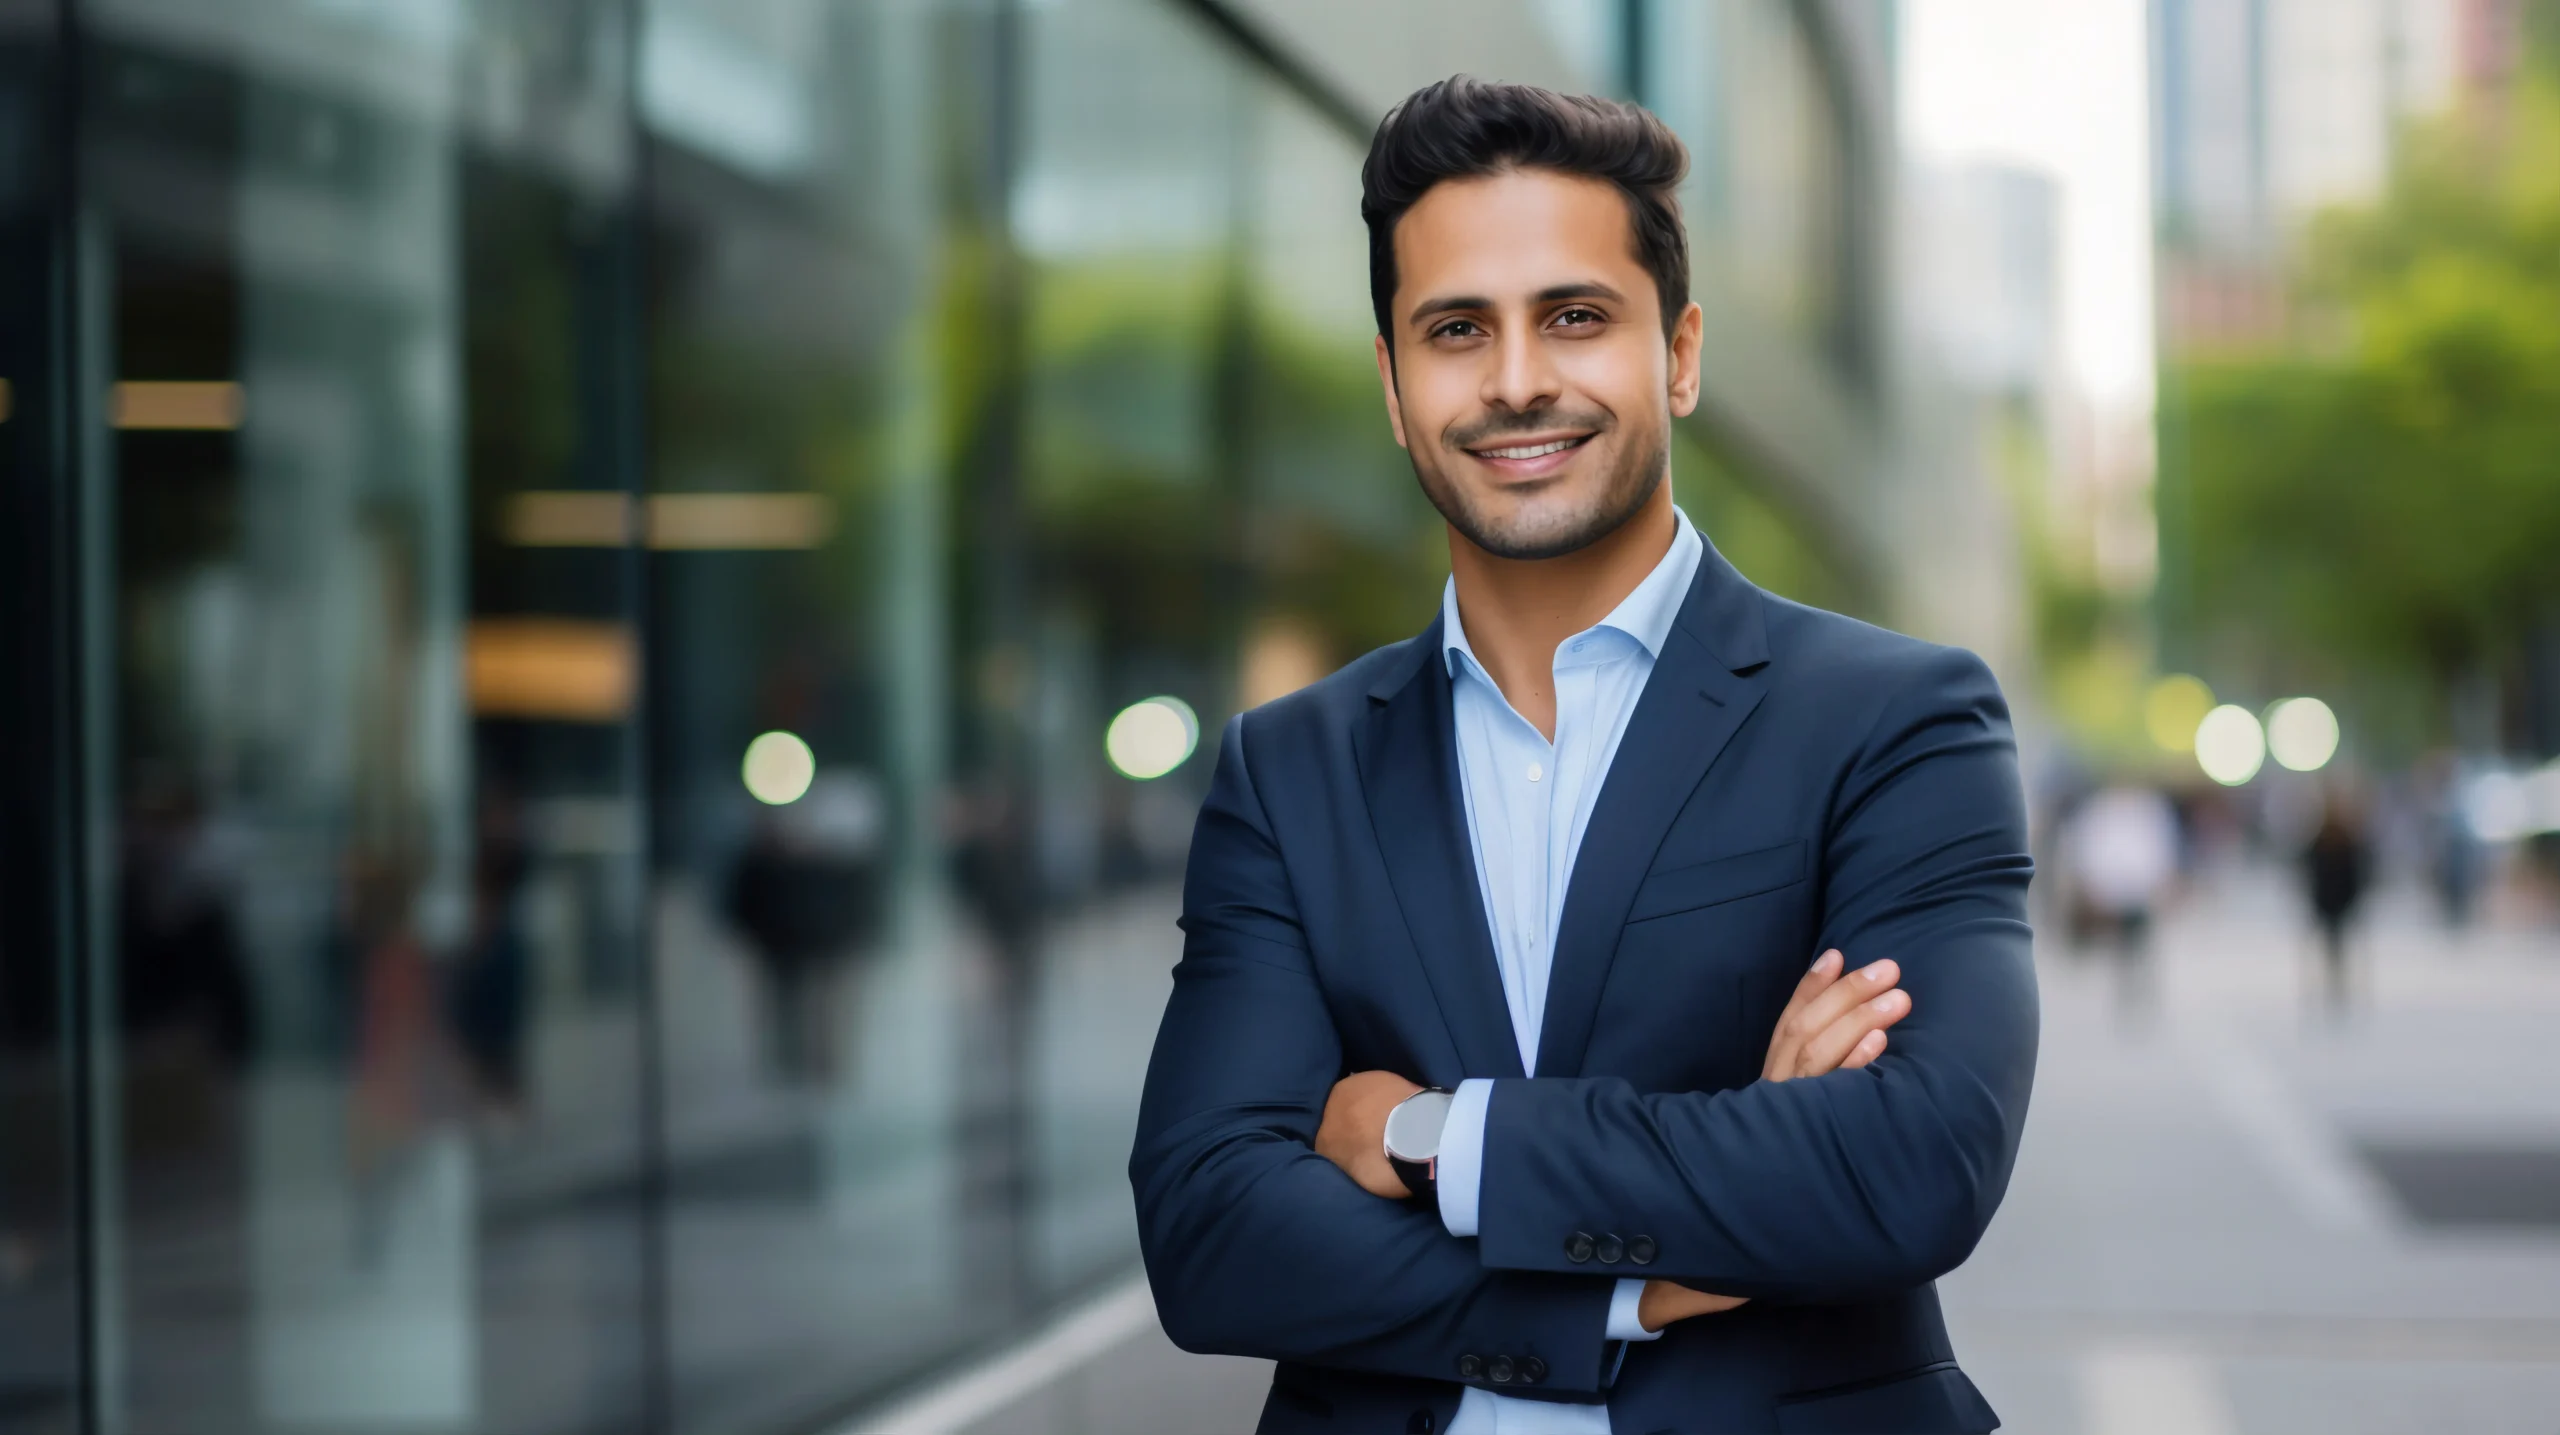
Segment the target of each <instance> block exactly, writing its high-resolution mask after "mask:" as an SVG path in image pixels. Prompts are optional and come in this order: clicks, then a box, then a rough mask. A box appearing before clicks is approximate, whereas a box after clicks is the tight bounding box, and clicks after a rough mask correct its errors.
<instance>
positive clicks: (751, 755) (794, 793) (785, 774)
mask: <svg viewBox="0 0 2560 1435" xmlns="http://www.w3.org/2000/svg"><path fill="white" fill-rule="evenodd" d="M739 770H740V774H741V775H742V776H743V777H745V778H746V781H747V793H748V795H749V796H751V797H753V798H755V800H756V801H758V802H761V803H764V804H766V805H767V806H770V807H780V806H782V805H784V804H785V803H791V802H798V801H799V800H800V798H801V796H802V795H803V794H805V793H806V792H808V790H809V784H810V782H811V781H813V780H814V779H815V778H816V777H817V775H818V758H817V755H816V754H815V753H812V752H810V751H809V744H807V743H805V742H802V741H801V740H800V738H799V736H798V734H796V733H787V732H768V733H762V734H759V735H758V736H757V737H756V740H755V741H753V742H751V743H748V744H747V760H746V761H745V762H744V763H742V764H740V767H739Z"/></svg>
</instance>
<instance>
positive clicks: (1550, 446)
mask: <svg viewBox="0 0 2560 1435" xmlns="http://www.w3.org/2000/svg"><path fill="white" fill-rule="evenodd" d="M1592 438H1593V435H1591V434H1587V433H1586V434H1575V435H1573V436H1572V437H1570V438H1559V439H1549V440H1547V441H1546V442H1544V443H1528V444H1514V445H1511V446H1509V447H1506V448H1471V449H1468V450H1467V452H1469V453H1471V454H1474V455H1475V456H1476V457H1478V458H1506V459H1511V460H1514V461H1518V460H1521V459H1532V458H1545V457H1546V456H1547V455H1548V454H1551V453H1562V452H1564V451H1565V450H1566V449H1569V448H1580V447H1582V446H1583V445H1584V444H1586V443H1589V442H1591V440H1592Z"/></svg>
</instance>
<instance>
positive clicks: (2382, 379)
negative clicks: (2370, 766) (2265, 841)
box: [2162, 7, 2560, 691]
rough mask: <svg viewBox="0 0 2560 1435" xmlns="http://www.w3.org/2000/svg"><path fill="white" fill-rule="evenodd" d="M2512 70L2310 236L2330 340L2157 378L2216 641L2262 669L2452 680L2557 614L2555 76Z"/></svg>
mask: <svg viewBox="0 0 2560 1435" xmlns="http://www.w3.org/2000/svg"><path fill="white" fill-rule="evenodd" d="M2546 8H2547V7H2546ZM2517 85H2518V88H2517V89H2516V91H2515V92H2514V93H2513V94H2512V95H2511V96H2510V97H2509V98H2508V100H2507V102H2506V103H2505V104H2503V105H2499V106H2496V107H2495V108H2494V109H2492V108H2489V107H2477V108H2473V109H2470V110H2467V111H2465V112H2463V113H2459V114H2456V115H2454V116H2451V117H2448V118H2446V119H2444V120H2442V121H2440V122H2437V123H2434V124H2432V125H2429V126H2427V127H2424V128H2422V129H2419V130H2417V131H2416V132H2414V133H2412V134H2411V135H2410V136H2409V137H2408V140H2407V143H2406V145H2405V147H2404V150H2403V154H2402V157H2401V162H2400V164H2399V166H2398V167H2397V171H2396V173H2395V176H2394V179H2393V181H2392V183H2391V185H2390V187H2389V189H2388V191H2387V192H2386V193H2385V194H2384V195H2383V196H2382V198H2381V199H2380V200H2379V201H2378V202H2376V203H2375V204H2373V205H2371V206H2369V207H2366V208H2362V209H2357V210H2351V211H2343V212H2339V213H2335V214H2331V215H2328V216H2325V217H2324V219H2323V220H2322V222H2321V223H2320V224H2319V225H2317V226H2316V227H2315V229H2314V230H2313V232H2312V233H2311V235H2310V236H2309V237H2308V241H2307V243H2306V244H2305V246H2304V254H2303V262H2302V266H2301V273H2300V275H2299V288H2300V293H2301V300H2302V303H2301V306H2300V307H2301V310H2302V312H2303V313H2305V314H2306V315H2308V316H2310V318H2309V320H2308V321H2307V322H2305V323H2303V324H2301V325H2299V326H2297V327H2298V329H2299V331H2300V332H2301V333H2303V334H2305V335H2310V336H2314V337H2303V338H2297V339H2295V340H2294V341H2292V342H2291V343H2289V344H2288V345H2287V346H2286V347H2284V348H2282V349H2280V350H2278V351H2276V352H2272V353H2264V354H2255V355H2246V356H2237V357H2234V356H2224V357H2218V358H2208V359H2196V360H2190V361H2187V362H2185V363H2183V364H2181V365H2179V366H2178V367H2177V368H2176V369H2174V370H2173V371H2172V372H2171V373H2170V374H2169V375H2168V376H2167V377H2168V382H2167V383H2165V384H2164V385H2163V399H2162V402H2163V414H2162V418H2163V429H2164V431H2165V432H2169V433H2173V434H2179V435H2182V438H2183V442H2182V444H2181V446H2180V449H2181V457H2182V459H2183V463H2184V466H2185V467H2184V477H2185V481H2186V483H2187V485H2188V492H2189V495H2190V503H2191V505H2192V506H2191V514H2190V518H2191V523H2190V535H2191V536H2190V542H2191V545H2192V547H2191V553H2192V560H2193V583H2194V598H2195V606H2194V612H2195V615H2196V617H2195V621H2196V623H2197V626H2198V628H2199V629H2200V630H2201V631H2200V633H2199V636H2200V637H2202V638H2203V639H2204V641H2205V646H2206V647H2207V649H2208V650H2209V651H2212V652H2215V653H2217V654H2220V655H2223V656H2224V657H2225V658H2226V659H2227V660H2230V661H2231V662H2233V663H2234V665H2243V664H2245V666H2246V667H2247V668H2248V669H2250V670H2251V671H2253V672H2254V673H2256V674H2257V675H2259V676H2261V677H2263V678H2265V679H2267V680H2270V681H2277V682H2283V681H2288V680H2289V681H2292V682H2296V683H2302V682H2305V681H2311V680H2322V679H2326V680H2329V681H2331V682H2333V683H2334V682H2338V681H2344V680H2346V679H2347V678H2348V677H2349V676H2351V675H2352V676H2354V677H2357V678H2359V679H2361V680H2362V681H2363V682H2364V683H2366V684H2367V685H2369V686H2372V685H2379V684H2381V683H2383V682H2386V681H2390V680H2393V679H2395V678H2396V680H2397V681H2398V682H2400V683H2404V684H2405V683H2410V682H2416V683H2422V684H2426V685H2428V686H2430V687H2432V688H2433V689H2434V690H2436V691H2442V690H2443V689H2444V686H2445V685H2446V684H2449V683H2450V682H2451V681H2453V680H2454V679H2455V678H2456V677H2458V676H2459V675H2461V674H2464V673H2466V672H2472V671H2497V670H2499V669H2500V668H2501V667H2503V666H2504V665H2505V664H2507V663H2508V662H2510V661H2511V660H2512V656H2513V655H2514V654H2515V653H2516V652H2517V651H2518V650H2519V648H2520V646H2521V645H2522V643H2523V642H2524V640H2525V636H2526V634H2527V633H2528V632H2529V631H2530V630H2531V628H2532V626H2533V625H2534V624H2535V623H2536V622H2537V621H2547V620H2548V616H2549V615H2550V614H2551V613H2552V612H2553V611H2555V608H2560V77H2555V75H2554V73H2553V69H2552V66H2551V65H2550V64H2549V62H2548V58H2547V57H2546V58H2545V60H2544V62H2543V63H2541V64H2540V65H2538V66H2537V67H2536V68H2534V69H2533V70H2531V71H2530V72H2528V74H2526V75H2525V76H2522V77H2520V78H2519V80H2518V82H2517Z"/></svg>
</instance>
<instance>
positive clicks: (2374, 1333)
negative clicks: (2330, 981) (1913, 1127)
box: [1944, 873, 2560, 1435]
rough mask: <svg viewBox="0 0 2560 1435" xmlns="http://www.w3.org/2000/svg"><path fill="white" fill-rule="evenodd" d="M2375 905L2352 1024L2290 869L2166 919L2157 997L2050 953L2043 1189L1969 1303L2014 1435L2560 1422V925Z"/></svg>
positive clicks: (1975, 1334) (1971, 1344)
mask: <svg viewBox="0 0 2560 1435" xmlns="http://www.w3.org/2000/svg"><path fill="white" fill-rule="evenodd" d="M2371 915H2372V921H2371V922H2370V923H2369V924H2368V928H2367V937H2366V941H2365V943H2364V945H2363V948H2362V950H2361V951H2360V952H2359V957H2360V958H2361V959H2362V960H2363V963H2364V965H2363V967H2362V969H2361V975H2363V976H2364V977H2365V978H2366V981H2365V982H2364V984H2363V986H2362V987H2361V989H2360V990H2359V991H2358V993H2357V999H2356V1002H2355V1003H2354V1005H2353V1007H2352V1009H2351V1010H2350V1011H2349V1012H2348V1013H2347V1014H2346V1015H2345V1016H2344V1017H2343V1018H2342V1019H2332V1018H2331V1017H2330V1016H2329V1014H2328V1013H2326V1012H2325V1011H2324V1010H2322V1009H2321V1008H2320V1007H2319V1005H2318V1004H2316V1003H2314V1002H2312V1001H2310V1000H2308V999H2307V993H2308V991H2309V990H2310V989H2309V988H2308V985H2307V978H2308V977H2309V976H2310V975H2311V963H2312V951H2311V943H2310V938H2309V933H2308V929H2307V926H2308V924H2307V923H2306V922H2305V921H2304V920H2303V919H2302V917H2301V915H2300V908H2299V906H2298V904H2297V901H2296V899H2295V897H2294V894H2293V893H2292V892H2291V891H2289V890H2286V889H2284V888H2283V887H2281V886H2279V884H2278V883H2277V881H2276V879H2275V877H2274V876H2272V875H2270V874H2263V873H2260V874H2234V875H2231V876H2229V877H2227V878H2226V879H2225V880H2223V881H2221V882H2219V883H2215V884H2213V885H2211V886H2210V887H2209V888H2208V889H2206V890H2204V891H2201V892H2199V893H2197V894H2196V896H2195V897H2194V899H2193V900H2192V901H2191V902H2190V903H2189V904H2188V905H2187V907H2186V908H2185V909H2184V910H2182V911H2180V912H2178V913H2177V914H2175V915H2174V916H2172V917H2171V918H2170V920H2168V921H2167V922H2166V923H2165V924H2164V925H2163V928H2162V931H2161V933H2160V939H2159V943H2158V955H2159V959H2160V968H2159V971H2158V973H2157V976H2158V979H2159V980H2158V982H2157V987H2156V1003H2155V1004H2153V1005H2150V1006H2148V1007H2144V1006H2133V1005H2129V1004H2128V1003H2126V1002H2125V1001H2123V1000H2122V998H2121V995H2120V992H2119V990H2118V982H2117V978H2116V974H2115V973H2113V972H2111V971H2109V970H2107V969H2106V968H2105V967H2104V966H2103V965H2102V964H2101V963H2100V962H2099V961H2096V960H2091V961H2085V962H2084V961H2075V960H2072V959H2071V957H2070V954H2069V953H2068V952H2067V951H2066V950H2065V949H2063V948H2061V947H2060V946H2059V944H2056V943H2052V942H2048V943H2046V944H2045V946H2044V953H2045V956H2044V961H2043V973H2042V975H2043V990H2044V1045H2043V1052H2042V1058H2041V1064H2040V1067H2039V1074H2038V1078H2037V1087H2036V1104H2035V1109H2034V1112H2033V1114H2032V1115H2031V1116H2030V1117H2029V1119H2028V1122H2027V1135H2026V1143H2025V1146H2024V1149H2023V1151H2022V1153H2021V1156H2020V1159H2019V1163H2018V1169H2017V1174H2016V1177H2015V1179H2014V1181H2013V1182H2012V1184H2011V1186H2010V1188H2009V1198H2008V1202H2007V1204H2006V1205H2005V1206H2004V1207H2003V1208H2002V1211H2001V1214H2000V1217H1999V1219H1998V1220H1997V1221H1996V1222H1995V1223H1994V1224H1993V1226H1992V1228H1991V1233H1990V1235H1989V1236H1988V1238H1986V1239H1985V1240H1984V1242H1983V1244H1982V1246H1981V1248H1980V1249H1979V1250H1978V1251H1977V1252H1976V1254H1975V1256H1974V1258H1973V1260H1972V1261H1971V1262H1970V1263H1968V1264H1967V1265H1966V1266H1965V1267H1964V1268H1963V1269H1962V1270H1961V1271H1959V1272H1958V1273H1957V1274H1956V1275H1955V1276H1953V1277H1952V1278H1950V1279H1949V1280H1948V1281H1947V1282H1945V1285H1944V1291H1945V1296H1946V1303H1947V1309H1948V1313H1949V1316H1950V1318H1951V1321H1952V1323H1953V1325H1954V1327H1955V1337H1956V1346H1957V1349H1958V1351H1959V1352H1960V1353H1961V1354H1962V1356H1963V1358H1964V1362H1965V1365H1966V1366H1967V1368H1968V1369H1970V1370H1971V1371H1972V1372H1973V1374H1974V1377H1975V1379H1976V1380H1977V1382H1979V1383H1980V1384H1981V1386H1982V1387H1983V1389H1984V1391H1985V1392H1986V1393H1987V1394H1988V1395H1989V1396H1990V1398H1991V1401H1992V1403H1993V1405H1994V1406H1996V1407H1997V1408H1998V1409H1999V1410H2000V1412H2001V1413H2002V1415H2003V1416H2004V1417H2005V1418H2006V1420H2007V1421H2008V1428H2010V1429H2012V1430H2018V1431H2028V1432H2056V1433H2057V1435H2068V1433H2069V1432H2079V1435H2137V1432H2141V1435H2160V1432H2170V1431H2175V1432H2182V1435H2294V1432H2306V1435H2307V1432H2315V1431H2316V1432H2323V1433H2324V1435H2353V1432H2373V1435H2384V1432H2393V1435H2397V1433H2398V1432H2408V1431H2418V1430H2428V1431H2463V1432H2496V1435H2506V1432H2515V1433H2516V1435H2525V1432H2532V1435H2549V1432H2551V1431H2552V1430H2554V1429H2555V1428H2560V1417H2555V1415H2554V1413H2553V1412H2554V1411H2555V1410H2560V1085H2555V1084H2554V1083H2553V1082H2552V1081H2551V1080H2550V1079H2549V1075H2548V1071H2547V1066H2548V1057H2547V1055H2546V1053H2547V1050H2548V1047H2549V1032H2550V1031H2551V1030H2552V1028H2553V1025H2554V1022H2555V1018H2560V934H2555V933H2554V932H2553V931H2552V930H2551V929H2550V928H2548V927H2547V926H2545V927H2543V928H2542V929H2541V930H2540V931H2538V932H2537V931H2533V930H2531V929H2529V928H2525V927H2523V926H2522V925H2521V924H2520V923H2513V922H2511V923H2509V924H2504V925H2502V926H2501V927H2500V928H2497V929H2493V930H2487V931H2479V932H2474V933H2472V934H2470V935H2468V936H2467V937H2464V938H2460V939H2456V938H2453V937H2451V936H2449V935H2448V934H2447V933H2446V932H2445V931H2444V929H2443V928H2441V927H2440V926H2438V925H2437V924H2436V923H2435V922H2434V919H2433V914H2432V913H2431V912H2429V911H2428V910H2427V909H2426V907H2425V905H2424V903H2423V901H2422V900H2421V898H2420V894H2418V893H2416V892H2413V891H2409V890H2406V889H2393V890H2386V891H2385V892H2384V893H2382V894H2381V896H2380V900H2379V904H2378V906H2377V908H2376V910H2375V911H2374V912H2373V913H2372V914H2371ZM2385 1173H2390V1174H2389V1175H2386V1174H2385ZM2395 1178H2396V1181H2397V1183H2398V1187H2397V1189H2395V1186H2394V1179H2395Z"/></svg>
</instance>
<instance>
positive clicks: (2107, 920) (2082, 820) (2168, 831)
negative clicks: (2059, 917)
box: [2062, 782, 2178, 1002]
mask: <svg viewBox="0 0 2560 1435" xmlns="http://www.w3.org/2000/svg"><path fill="white" fill-rule="evenodd" d="M2062 846H2063V857H2064V862H2065V871H2066V872H2068V873H2069V875H2070V879H2071V886H2072V889H2073V891H2074V893H2075V894H2076V906H2077V913H2078V916H2079V917H2080V919H2081V920H2080V926H2081V929H2082V930H2083V931H2085V932H2087V933H2089V934H2090V935H2092V936H2094V937H2096V938H2097V939H2099V940H2101V941H2103V942H2104V943H2105V944H2106V946H2107V947H2108V949H2109V950H2111V951H2112V952H2113V953H2114V955H2115V960H2116V965H2117V971H2118V973H2119V985H2118V991H2119V993H2120V995H2122V996H2123V997H2124V998H2125V999H2126V1000H2127V1001H2128V1002H2131V1001H2133V1000H2137V999H2141V998H2143V997H2145V996H2147V994H2148V989H2149V984H2150V962H2149V957H2150V950H2151V928H2152V923H2153V920H2154V918H2155V917H2156V916H2157V915H2158V911H2159V908H2160V905H2161V903H2162V902H2163V901H2164V900H2165V899H2166V898H2167V896H2168V894H2169V888H2170V886H2171V884H2172V883H2174V882H2175V881H2176V880H2177V876H2178V814H2177V810H2176V809H2175V808H2173V807H2171V806H2170V805H2169V799H2168V798H2167V797H2165V796H2163V795H2161V793H2160V791H2159V790H2158V789H2157V788H2153V787H2148V786H2143V785H2140V784H2136V783H2127V782H2118V783H2112V784H2110V785H2108V786H2106V787H2104V788H2101V789H2100V790H2099V791H2098V792H2096V793H2095V794H2093V795H2091V797H2090V798H2089V800H2088V801H2086V802H2083V803H2082V804H2081V805H2080V810H2079V811H2078V812H2077V813H2075V814H2073V816H2072V819H2071V825H2070V827H2069V828H2068V829H2067V830H2066V831H2065V833H2064V834H2063V840H2062Z"/></svg>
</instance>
